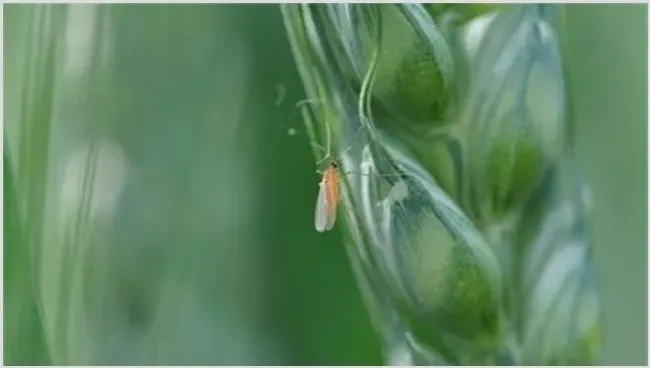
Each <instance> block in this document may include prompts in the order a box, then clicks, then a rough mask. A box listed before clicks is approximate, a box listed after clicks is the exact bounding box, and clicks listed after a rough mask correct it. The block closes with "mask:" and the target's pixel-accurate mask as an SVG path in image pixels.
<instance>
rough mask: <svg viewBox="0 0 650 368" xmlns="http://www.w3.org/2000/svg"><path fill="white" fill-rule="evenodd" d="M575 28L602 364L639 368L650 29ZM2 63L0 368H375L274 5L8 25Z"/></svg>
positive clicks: (132, 8)
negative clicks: (320, 210) (237, 367)
mask: <svg viewBox="0 0 650 368" xmlns="http://www.w3.org/2000/svg"><path fill="white" fill-rule="evenodd" d="M568 21H569V23H568V30H569V33H568V35H567V37H568V39H567V41H568V45H569V47H568V50H566V51H567V52H566V54H565V58H566V62H567V63H568V65H569V68H570V69H571V74H570V75H569V82H570V88H571V90H570V93H571V96H572V99H573V100H572V103H573V106H574V113H575V117H576V121H575V123H576V126H577V137H576V142H577V143H576V144H577V151H578V153H579V157H580V159H581V160H582V165H583V168H584V173H585V175H586V177H587V180H588V181H589V184H590V186H591V189H592V199H593V204H594V207H593V216H592V219H591V221H592V240H593V244H594V248H595V260H596V264H597V269H598V277H599V284H600V289H601V293H602V311H603V336H604V339H605V341H604V345H603V352H602V363H603V364H619V365H628V364H636V365H644V364H646V363H647V344H648V340H647V321H648V320H647V315H648V314H647V307H648V305H647V300H648V299H647V296H648V294H647V280H648V279H647V241H646V240H647V238H646V230H647V228H646V224H647V208H646V204H647V161H646V157H647V155H646V153H647V148H646V144H647V143H646V138H647V130H646V129H647V125H646V121H647V117H646V111H647V68H646V66H647V7H646V6H644V5H569V6H568ZM4 55H5V61H4V86H3V88H4V90H3V92H4V94H3V95H4V116H3V118H4V127H3V134H4V139H3V144H4V155H3V160H4V203H5V204H4V216H5V217H4V229H5V233H4V298H3V301H4V310H3V312H4V316H3V317H4V358H5V363H7V364H20V363H23V364H24V363H29V364H37V363H43V364H47V363H51V362H69V363H75V362H77V363H85V362H89V363H103V364H120V363H124V364H126V363H128V364H145V363H146V364H301V365H312V364H320V365H325V364H327V365H362V364H363V365H368V364H381V347H380V346H379V342H378V340H377V338H376V336H375V334H374V332H373V331H372V329H371V327H370V324H369V319H368V317H367V315H366V313H365V310H364V307H363V305H362V303H361V299H360V295H359V293H358V290H357V286H356V282H355V280H354V278H353V276H352V272H351V270H350V267H349V265H348V261H347V259H346V254H345V251H344V248H343V245H342V244H341V239H340V234H339V232H338V230H336V229H335V230H334V231H332V232H330V233H326V234H319V233H317V232H316V231H315V230H314V227H313V211H314V203H315V199H316V195H317V189H318V185H317V183H318V180H319V177H318V175H317V174H316V172H315V170H316V166H315V162H314V158H313V156H312V154H311V149H310V147H309V144H308V141H307V138H306V136H305V134H304V131H303V130H302V124H301V121H300V115H299V114H298V111H297V109H296V108H295V104H296V103H297V102H298V101H299V100H301V99H303V98H304V92H303V89H302V85H301V82H300V80H299V79H298V74H297V72H296V69H295V63H294V61H293V58H292V55H291V52H290V49H289V44H288V42H287V39H286V34H285V31H284V26H283V23H282V18H281V15H280V10H279V7H278V6H277V5H191V6H190V5H155V6H154V5H81V6H63V5H59V6H34V5H6V6H5V7H4ZM289 129H295V131H296V134H295V135H291V134H288V130H289ZM644 362H646V363H644Z"/></svg>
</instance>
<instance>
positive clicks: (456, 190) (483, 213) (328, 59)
mask: <svg viewBox="0 0 650 368" xmlns="http://www.w3.org/2000/svg"><path fill="white" fill-rule="evenodd" d="M465 10H466V11H467V9H465ZM283 11H284V16H285V22H286V23H285V24H286V25H287V30H288V33H289V35H290V40H291V42H292V46H293V51H294V55H295V57H296V60H297V62H298V67H299V68H300V69H301V70H302V71H303V72H302V73H301V76H302V79H303V83H304V84H305V86H306V87H307V88H306V89H307V93H308V96H309V97H310V98H311V99H314V100H316V101H319V102H320V103H321V106H319V107H318V108H317V109H315V110H314V116H315V122H316V124H317V125H320V130H321V131H323V130H325V129H329V127H328V126H329V124H331V122H332V121H333V120H334V121H336V128H335V129H334V132H335V138H334V143H335V147H341V148H340V149H339V153H340V154H342V155H343V163H344V171H345V172H348V173H355V172H356V173H360V174H361V176H357V177H356V178H354V177H355V176H354V174H352V175H351V176H352V178H349V177H348V178H347V180H346V181H345V187H346V191H347V193H348V195H347V196H345V201H344V202H345V203H344V204H345V206H347V207H349V208H350V210H349V211H347V212H346V213H347V215H348V216H347V221H346V224H347V225H348V228H347V230H348V232H350V233H351V234H354V235H353V236H352V237H351V238H352V239H354V241H353V242H352V243H350V244H349V247H350V249H349V254H350V256H351V257H352V261H353V263H354V264H357V263H358V264H361V265H365V266H363V267H362V268H361V269H362V271H357V277H358V279H359V280H360V282H361V283H362V284H366V283H370V284H373V285H374V288H373V290H371V291H370V294H372V293H374V294H380V295H374V296H368V295H366V299H367V303H368V304H369V305H370V308H371V309H372V310H379V311H381V312H380V313H379V316H378V317H377V321H376V323H377V325H378V326H376V328H377V331H378V332H379V333H380V334H382V337H383V339H384V340H385V341H391V340H390V339H389V338H388V336H402V338H401V343H396V342H395V341H394V340H393V341H391V342H389V343H387V344H386V349H387V350H388V351H390V350H391V349H395V345H400V344H403V345H406V346H408V347H409V349H410V359H411V361H421V362H425V363H430V364H433V363H436V362H438V363H439V362H446V363H453V364H486V363H487V364H497V363H499V364H503V363H506V362H508V364H550V363H556V364H558V363H560V364H566V363H569V362H573V363H576V362H579V363H581V364H590V363H593V362H595V361H596V359H597V354H598V352H597V349H594V348H593V347H594V343H595V341H597V337H596V336H597V335H596V334H595V333H594V332H593V331H595V330H597V328H598V327H597V326H598V325H599V312H598V308H599V307H598V305H599V300H598V297H597V295H598V294H597V291H596V288H595V284H594V275H593V273H591V272H588V270H589V269H591V267H592V265H591V262H592V260H591V257H590V253H589V251H588V250H589V249H590V245H589V241H588V240H587V239H588V234H587V233H586V232H585V231H584V230H583V228H584V225H583V223H584V221H585V220H584V203H582V200H581V194H580V193H581V192H580V190H575V189H571V190H569V192H566V188H576V187H580V186H581V185H582V179H581V178H580V177H577V176H575V170H573V171H572V169H571V167H573V166H567V165H566V163H568V162H572V160H573V158H572V157H571V156H570V155H569V154H568V152H569V151H568V150H567V149H566V147H567V146H566V143H565V142H566V139H565V129H566V124H567V121H568V120H569V119H570V118H571V117H570V116H568V114H567V112H566V110H565V108H564V105H565V104H566V99H567V97H566V94H565V91H564V78H563V75H562V60H561V57H560V50H559V46H558V45H559V42H558V41H557V38H558V33H557V30H556V29H555V27H556V23H557V12H558V11H561V10H558V9H556V8H555V7H554V6H547V5H535V6H510V7H495V8H481V9H476V11H475V12H471V11H469V12H466V13H465V15H464V16H459V13H458V11H457V10H456V9H455V7H448V8H447V7H444V6H441V8H437V7H436V6H435V5H432V6H429V8H428V12H427V11H426V10H425V9H424V8H423V7H422V6H420V5H375V6H353V5H326V6H300V7H298V6H292V5H284V6H283ZM490 12H491V13H493V15H495V16H494V17H493V18H492V20H491V21H490V23H489V25H488V26H487V27H485V28H484V29H483V30H482V31H481V33H480V34H479V35H474V37H475V38H476V37H480V40H479V41H480V42H479V41H476V40H474V41H473V42H479V46H478V49H477V51H475V52H473V51H471V50H469V46H468V45H466V43H465V42H464V41H463V38H462V37H457V35H459V34H460V33H461V30H462V28H463V27H469V26H470V25H469V23H471V21H472V20H473V19H474V18H475V17H476V15H478V14H486V13H490ZM461 13H462V12H461ZM449 19H453V21H451V22H450V21H449ZM346 20H347V21H346ZM437 22H442V23H443V25H444V27H443V28H442V29H441V28H440V27H439V26H438V24H437ZM331 35H338V36H339V37H338V38H337V37H332V36H331ZM455 35H456V36H455ZM466 42H469V41H466ZM465 48H467V49H465ZM329 50H345V52H344V53H338V52H335V51H334V52H332V51H329ZM346 57H347V58H346ZM314 65H317V66H318V67H311V68H310V66H314ZM457 65H462V66H463V68H461V69H459V70H460V72H459V71H454V69H455V66H457ZM350 66H352V68H350ZM351 69H355V70H356V72H357V75H356V76H355V75H351V74H350V70H351ZM461 72H464V73H467V75H464V76H461V75H459V73H461ZM313 86H319V87H318V88H313ZM371 104H372V107H371ZM355 110H356V111H355ZM319 111H320V112H319ZM323 111H326V112H323ZM311 124H312V122H311V119H310V125H311ZM357 131H361V132H362V133H361V134H359V135H358V136H357V135H353V134H354V133H352V132H357ZM359 137H361V138H359ZM312 139H317V138H316V136H314V137H312ZM314 143H317V142H314ZM319 143H321V144H322V143H323V142H322V141H321V142H319ZM346 144H351V145H352V146H351V148H352V149H350V150H349V149H344V148H343V147H346ZM567 167H570V168H569V169H567ZM560 169H561V170H560ZM398 187H400V188H401V189H400V190H401V192H400V193H401V194H400V195H397V196H396V194H395V193H396V192H399V191H398V189H397V188H398ZM567 193H568V194H567ZM567 203H568V206H569V211H572V213H574V214H575V216H574V217H572V219H571V221H569V222H567V223H564V224H562V226H565V227H566V228H563V227H559V226H558V225H549V221H551V222H552V220H553V218H554V217H556V213H555V212H554V211H556V209H557V208H558V206H567ZM542 205H543V207H542V208H544V209H543V210H539V211H531V209H532V208H536V207H540V206H542ZM524 228H525V229H526V231H528V238H522V237H519V236H517V234H518V232H519V231H520V229H524ZM567 234H573V235H567ZM574 253H575V254H578V253H581V254H583V257H582V258H576V259H575V263H573V265H572V267H573V268H571V270H570V271H566V272H568V273H567V274H566V275H567V278H566V279H561V278H558V276H557V275H558V271H557V270H555V267H556V264H557V262H561V261H562V262H569V259H570V258H571V256H570V255H571V254H574ZM557 257H559V258H557ZM355 258H358V259H356V260H355ZM558 259H559V260H560V261H558ZM531 264H534V265H535V266H536V268H535V269H534V270H535V272H537V273H532V274H531V273H530V269H529V268H528V266H529V265H531ZM522 280H523V281H522ZM578 280H581V281H578ZM568 285H572V286H571V287H569V286H568ZM376 304H380V306H376ZM577 324H581V325H580V327H577ZM575 331H578V332H575ZM398 340H399V338H398ZM587 341H590V342H589V343H587ZM587 346H590V348H587ZM422 348H424V349H425V351H426V354H424V356H422V353H421V351H422Z"/></svg>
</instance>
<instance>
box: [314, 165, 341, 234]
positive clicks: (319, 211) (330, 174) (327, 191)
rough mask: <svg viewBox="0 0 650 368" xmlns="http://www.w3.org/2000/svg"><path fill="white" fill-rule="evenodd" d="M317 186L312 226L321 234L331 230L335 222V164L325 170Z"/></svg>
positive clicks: (336, 185)
mask: <svg viewBox="0 0 650 368" xmlns="http://www.w3.org/2000/svg"><path fill="white" fill-rule="evenodd" d="M319 185H320V190H319V191H318V199H317V201H316V217H315V221H314V224H315V226H316V230H317V231H318V232H321V233H322V232H324V231H329V230H331V229H332V228H333V227H334V223H335V222H336V208H337V206H338V203H339V199H340V197H339V190H340V188H339V185H340V175H339V169H338V165H337V164H336V163H335V162H331V163H330V164H329V166H328V167H327V168H326V169H325V171H324V172H323V178H322V179H321V182H320V184H319Z"/></svg>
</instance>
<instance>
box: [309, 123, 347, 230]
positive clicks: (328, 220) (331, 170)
mask: <svg viewBox="0 0 650 368" xmlns="http://www.w3.org/2000/svg"><path fill="white" fill-rule="evenodd" d="M327 127H328V129H326V132H327V145H328V149H325V148H323V147H321V146H319V145H317V144H315V143H312V144H313V145H314V146H315V147H317V148H319V149H321V150H323V151H325V152H326V154H325V158H323V159H322V160H320V161H319V164H320V163H321V162H323V161H327V162H328V164H327V166H326V168H325V170H324V171H322V173H321V172H320V171H317V172H318V173H320V174H322V178H321V181H320V183H319V187H320V188H319V190H318V198H317V199H316V213H315V217H314V226H315V227H316V231H318V232H321V233H322V232H325V231H329V230H332V228H333V227H334V223H335V222H336V210H337V208H338V204H339V201H340V199H341V196H340V188H341V176H343V175H347V174H349V173H341V171H340V170H339V165H338V164H337V163H336V160H335V159H333V158H332V157H331V153H330V149H331V148H330V147H331V141H330V139H331V138H330V132H329V125H328V126H327ZM350 148H352V145H350V146H349V147H348V148H346V149H345V150H343V152H341V155H343V153H344V152H346V151H347V150H349V149H350Z"/></svg>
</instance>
